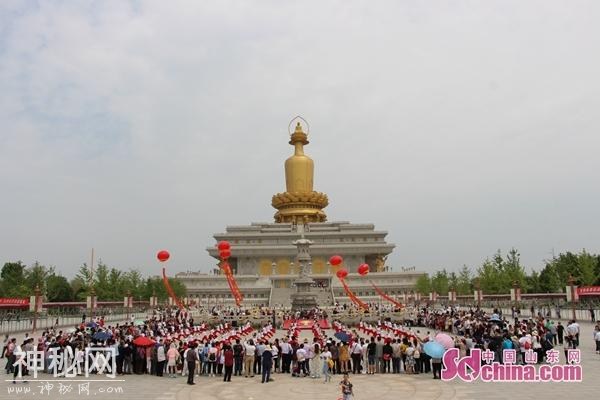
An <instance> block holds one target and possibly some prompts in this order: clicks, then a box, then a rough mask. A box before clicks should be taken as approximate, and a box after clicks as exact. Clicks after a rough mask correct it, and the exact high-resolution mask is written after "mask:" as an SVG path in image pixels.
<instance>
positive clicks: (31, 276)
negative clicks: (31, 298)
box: [25, 261, 54, 295]
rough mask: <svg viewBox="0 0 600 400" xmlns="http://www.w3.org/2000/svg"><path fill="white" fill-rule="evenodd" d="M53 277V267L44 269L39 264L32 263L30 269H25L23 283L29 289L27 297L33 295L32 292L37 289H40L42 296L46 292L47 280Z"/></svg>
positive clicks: (44, 267)
mask: <svg viewBox="0 0 600 400" xmlns="http://www.w3.org/2000/svg"><path fill="white" fill-rule="evenodd" d="M52 275H54V268H53V267H46V266H44V265H42V264H40V263H39V262H37V261H36V262H34V263H33V265H32V266H31V267H28V268H25V282H26V284H27V287H28V289H29V293H28V294H29V295H33V292H34V290H35V288H36V286H37V287H39V288H40V290H41V291H42V293H43V294H45V293H46V291H47V286H46V285H47V282H48V278H49V277H51V276H52Z"/></svg>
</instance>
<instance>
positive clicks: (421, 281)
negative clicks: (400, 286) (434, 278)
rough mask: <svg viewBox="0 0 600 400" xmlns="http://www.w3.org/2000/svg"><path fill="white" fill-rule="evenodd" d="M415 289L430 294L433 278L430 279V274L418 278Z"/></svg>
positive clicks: (423, 293)
mask: <svg viewBox="0 0 600 400" xmlns="http://www.w3.org/2000/svg"><path fill="white" fill-rule="evenodd" d="M415 289H416V291H417V292H418V293H421V294H422V295H428V294H429V292H431V280H430V279H429V275H428V274H424V275H421V276H419V278H417V282H416V284H415Z"/></svg>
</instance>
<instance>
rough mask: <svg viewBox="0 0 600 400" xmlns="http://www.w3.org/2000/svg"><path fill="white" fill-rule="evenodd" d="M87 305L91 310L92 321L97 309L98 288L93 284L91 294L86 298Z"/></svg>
mask: <svg viewBox="0 0 600 400" xmlns="http://www.w3.org/2000/svg"><path fill="white" fill-rule="evenodd" d="M86 305H87V308H88V310H90V321H92V320H93V319H94V311H95V309H96V290H94V287H93V286H92V289H91V290H90V295H89V296H87V298H86Z"/></svg>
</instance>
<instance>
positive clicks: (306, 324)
mask: <svg viewBox="0 0 600 400" xmlns="http://www.w3.org/2000/svg"><path fill="white" fill-rule="evenodd" d="M294 321H295V320H293V319H286V320H285V321H283V329H290V327H291V326H292V324H293V323H294ZM295 322H296V326H297V328H298V329H312V327H313V325H314V324H315V323H318V325H319V327H320V328H321V329H331V326H330V325H329V322H328V321H327V320H326V319H321V320H319V321H315V320H312V319H299V320H297V321H295Z"/></svg>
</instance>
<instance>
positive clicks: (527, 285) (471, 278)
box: [416, 248, 600, 295]
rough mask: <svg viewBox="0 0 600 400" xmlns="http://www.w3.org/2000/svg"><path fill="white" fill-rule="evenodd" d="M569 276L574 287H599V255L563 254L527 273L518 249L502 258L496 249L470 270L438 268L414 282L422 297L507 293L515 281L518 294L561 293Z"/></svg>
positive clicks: (584, 252) (467, 268)
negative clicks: (452, 289)
mask: <svg viewBox="0 0 600 400" xmlns="http://www.w3.org/2000/svg"><path fill="white" fill-rule="evenodd" d="M569 276H572V277H573V279H574V281H575V284H576V285H578V286H591V285H600V255H599V254H591V253H589V252H587V251H586V250H585V249H584V250H582V251H580V252H578V253H572V252H570V251H567V252H565V253H560V254H559V255H558V256H553V257H552V259H550V260H546V261H545V262H544V267H543V268H542V269H541V271H539V272H538V271H536V270H533V271H532V272H531V273H529V274H527V273H526V271H525V267H524V266H523V265H522V264H521V260H520V254H519V252H518V250H516V249H514V248H513V249H510V250H509V251H508V253H507V254H506V255H502V252H501V251H500V250H498V252H496V254H494V255H493V256H492V257H491V258H490V257H488V258H486V259H485V260H484V261H483V262H482V263H481V265H480V266H478V267H477V268H475V269H474V270H473V269H471V268H469V267H468V266H466V265H464V266H463V267H462V268H461V269H460V271H459V272H458V273H456V272H448V271H447V270H446V269H442V270H440V271H437V272H435V273H433V274H426V275H423V276H421V277H419V279H418V280H417V283H416V290H417V292H419V293H421V294H423V295H427V294H429V293H431V292H436V293H438V294H443V295H446V294H447V293H448V291H449V289H450V288H454V289H455V290H456V293H457V294H458V295H469V294H473V292H474V291H475V289H476V287H477V285H479V287H480V288H481V290H482V291H483V293H486V294H507V293H509V292H510V289H511V288H512V287H513V282H516V283H517V284H518V285H519V286H520V287H521V292H522V293H556V292H564V290H565V287H566V286H567V285H568V280H569Z"/></svg>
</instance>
